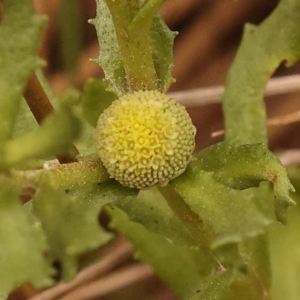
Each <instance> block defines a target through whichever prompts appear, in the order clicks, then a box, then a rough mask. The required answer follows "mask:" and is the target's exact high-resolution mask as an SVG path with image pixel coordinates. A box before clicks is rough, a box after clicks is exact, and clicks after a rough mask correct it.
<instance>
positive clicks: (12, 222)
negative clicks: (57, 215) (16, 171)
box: [0, 177, 53, 299]
mask: <svg viewBox="0 0 300 300" xmlns="http://www.w3.org/2000/svg"><path fill="white" fill-rule="evenodd" d="M0 182H1V190H0V241H1V247H0V299H5V298H6V295H8V294H9V293H10V292H11V291H12V290H13V289H15V288H17V287H18V286H19V285H20V284H21V283H24V282H28V283H31V284H33V285H34V286H35V287H37V288H42V287H45V286H48V285H50V284H51V283H52V280H51V278H50V276H51V275H52V273H53V270H51V267H50V264H49V263H48V262H47V261H46V260H45V259H44V252H45V251H46V250H47V245H46V242H45V238H44V236H43V235H42V234H41V232H37V231H36V230H35V228H34V227H35V224H34V220H33V218H32V216H31V215H30V214H28V213H27V212H26V210H25V209H24V208H23V207H22V205H21V203H20V201H19V199H18V195H17V192H16V191H17V189H16V187H15V186H14V185H13V184H12V183H11V181H9V180H8V179H5V178H4V177H1V179H0Z"/></svg>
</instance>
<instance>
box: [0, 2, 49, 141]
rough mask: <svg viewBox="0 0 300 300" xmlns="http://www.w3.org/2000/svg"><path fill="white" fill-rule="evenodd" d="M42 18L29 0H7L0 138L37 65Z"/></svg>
mask: <svg viewBox="0 0 300 300" xmlns="http://www.w3.org/2000/svg"><path fill="white" fill-rule="evenodd" d="M44 21H45V18H44V17H43V16H36V15H34V10H33V7H32V1H30V0H24V1H7V2H5V14H4V18H3V20H2V22H1V26H0V57H1V60H0V69H1V74H0V90H1V95H0V119H1V122H2V123H1V127H0V141H1V144H2V146H3V145H4V144H3V142H5V141H7V140H8V139H9V138H10V137H11V135H12V132H13V128H14V124H15V121H16V117H17V113H18V110H19V103H20V100H21V98H22V94H23V91H24V89H25V87H26V84H27V81H28V79H29V77H30V76H31V74H32V73H33V71H34V70H35V69H36V68H37V67H38V65H39V64H40V62H39V60H38V58H37V51H38V47H39V45H40V37H41V32H42V27H43V24H44Z"/></svg>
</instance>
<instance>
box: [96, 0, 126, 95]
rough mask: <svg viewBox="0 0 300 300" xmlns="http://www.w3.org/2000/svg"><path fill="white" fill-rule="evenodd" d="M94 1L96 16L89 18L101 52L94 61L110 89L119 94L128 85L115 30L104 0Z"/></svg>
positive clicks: (123, 91) (124, 91) (122, 92)
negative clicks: (100, 69)
mask: <svg viewBox="0 0 300 300" xmlns="http://www.w3.org/2000/svg"><path fill="white" fill-rule="evenodd" d="M96 2H97V17H96V18H95V19H93V20H91V23H92V24H93V25H95V28H96V31H97V36H98V40H99V43H100V47H101V53H100V56H99V57H98V58H97V59H95V62H97V63H98V64H99V65H100V66H101V67H102V69H103V71H104V73H105V78H106V80H107V82H108V83H109V88H110V90H112V91H114V92H115V93H116V94H117V95H119V96H120V95H122V94H124V93H126V92H127V91H128V87H127V82H126V74H125V70H124V67H123V63H122V58H121V53H120V49H119V45H118V42H117V37H116V31H115V28H114V24H113V20H112V17H111V14H110V11H109V9H108V7H107V5H106V3H105V1H104V0H97V1H96Z"/></svg>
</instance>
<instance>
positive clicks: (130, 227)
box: [108, 207, 212, 299]
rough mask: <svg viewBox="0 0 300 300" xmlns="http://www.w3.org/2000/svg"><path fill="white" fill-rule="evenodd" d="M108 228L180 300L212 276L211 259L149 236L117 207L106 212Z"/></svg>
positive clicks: (153, 235)
mask: <svg viewBox="0 0 300 300" xmlns="http://www.w3.org/2000/svg"><path fill="white" fill-rule="evenodd" d="M108 211H109V214H110V216H111V218H112V221H111V224H110V226H111V227H112V228H114V229H117V230H118V231H119V232H121V234H122V235H124V236H125V237H126V238H128V239H129V240H130V241H131V242H132V243H133V245H134V246H135V249H136V257H137V258H138V259H141V260H142V261H145V262H147V263H149V264H151V266H152V267H153V268H154V269H155V271H156V273H157V274H158V276H159V277H160V278H161V279H162V280H164V281H165V282H166V283H168V285H169V286H170V287H171V289H172V290H173V291H174V292H175V293H176V294H177V295H178V296H179V297H180V299H190V298H191V297H192V296H193V295H194V294H196V293H197V291H198V290H199V289H201V282H202V280H203V278H205V277H206V276H208V275H210V274H211V272H212V269H211V268H212V264H211V261H212V260H211V258H209V257H208V256H206V255H204V254H203V253H202V252H201V251H200V250H199V249H196V248H195V249H192V248H190V247H181V246H179V245H175V244H173V243H172V242H171V241H169V240H167V239H166V238H165V237H164V236H162V235H160V234H157V233H153V232H150V231H149V230H148V229H147V228H145V227H144V226H143V225H142V224H140V223H137V222H134V221H130V220H129V218H128V216H127V214H126V213H125V212H123V211H122V210H120V209H119V208H117V207H112V209H109V210H108Z"/></svg>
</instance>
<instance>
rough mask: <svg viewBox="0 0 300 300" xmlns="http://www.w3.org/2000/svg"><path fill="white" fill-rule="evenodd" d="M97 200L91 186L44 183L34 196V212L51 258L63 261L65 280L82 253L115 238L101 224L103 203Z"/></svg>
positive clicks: (68, 277)
mask: <svg viewBox="0 0 300 300" xmlns="http://www.w3.org/2000/svg"><path fill="white" fill-rule="evenodd" d="M45 179H46V178H44V180H45ZM96 199H97V198H96V195H95V190H94V189H92V188H91V187H89V188H88V187H86V189H84V190H82V189H78V188H77V189H76V188H75V189H70V190H63V189H53V188H52V187H51V186H48V185H47V184H45V183H44V184H43V186H42V187H41V188H40V189H39V191H38V194H37V195H36V197H35V198H34V199H33V202H32V208H33V214H34V215H35V216H36V217H37V219H38V220H39V221H40V222H41V226H42V229H43V230H44V232H45V235H46V238H47V241H48V243H49V245H50V250H51V251H50V254H51V256H52V258H53V259H54V260H59V261H60V262H61V264H62V271H63V278H64V280H70V279H71V278H73V277H74V276H75V275H76V273H77V271H78V256H79V255H80V254H83V253H85V252H86V251H89V250H93V249H95V248H97V247H99V246H101V245H103V244H106V243H107V242H108V241H109V240H110V239H111V237H112V235H111V234H110V233H107V232H106V231H105V230H104V229H102V227H101V226H100V224H99V221H98V215H99V213H100V210H101V207H102V203H101V202H100V201H97V200H96Z"/></svg>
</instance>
